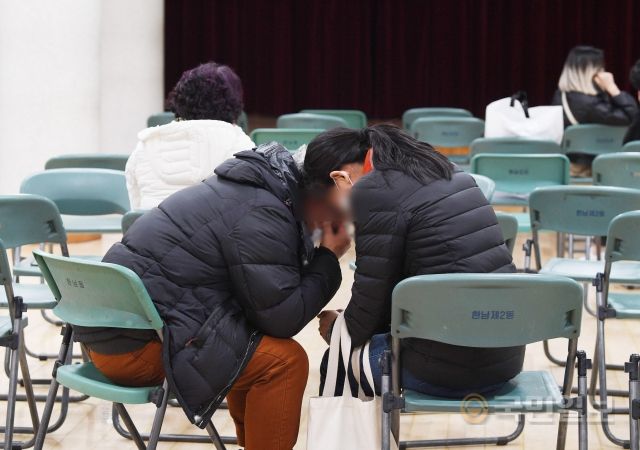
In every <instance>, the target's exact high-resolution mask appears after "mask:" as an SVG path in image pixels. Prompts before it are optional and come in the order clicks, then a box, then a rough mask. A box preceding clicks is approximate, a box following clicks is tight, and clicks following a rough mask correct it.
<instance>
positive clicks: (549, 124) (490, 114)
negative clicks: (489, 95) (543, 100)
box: [484, 92, 564, 144]
mask: <svg viewBox="0 0 640 450" xmlns="http://www.w3.org/2000/svg"><path fill="white" fill-rule="evenodd" d="M563 133H564V117H563V114H562V106H536V107H533V108H529V107H528V103H527V100H526V94H525V93H522V92H519V93H517V94H514V95H513V96H512V97H507V98H503V99H500V100H496V101H495V102H492V103H489V105H487V109H486V112H485V127H484V137H488V138H495V137H523V138H529V139H542V140H548V141H555V142H557V143H558V144H560V143H561V142H562V135H563Z"/></svg>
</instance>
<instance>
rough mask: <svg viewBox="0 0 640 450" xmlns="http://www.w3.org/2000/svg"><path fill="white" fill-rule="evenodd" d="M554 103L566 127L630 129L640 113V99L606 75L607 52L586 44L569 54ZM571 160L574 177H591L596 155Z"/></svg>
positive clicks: (607, 73)
mask: <svg viewBox="0 0 640 450" xmlns="http://www.w3.org/2000/svg"><path fill="white" fill-rule="evenodd" d="M563 98H564V100H563ZM551 103H552V104H554V105H561V106H562V109H563V111H564V124H565V127H567V126H569V125H575V124H584V123H587V124H588V123H595V124H603V125H616V126H628V125H629V124H631V121H632V120H633V119H634V118H635V116H636V114H637V113H638V104H637V103H636V100H635V99H634V98H633V97H632V96H631V95H630V94H629V93H627V92H623V91H621V90H620V89H619V88H618V85H617V84H616V82H615V80H614V78H613V75H612V74H611V73H610V72H605V65H604V52H603V51H602V50H600V49H598V48H594V47H590V46H586V45H581V46H577V47H574V48H573V49H571V51H570V52H569V55H568V56H567V60H566V62H565V64H564V67H563V69H562V74H561V75H560V80H559V81H558V90H557V91H556V92H555V94H554V95H553V99H552V101H551ZM569 158H570V159H571V162H572V163H573V165H572V175H574V176H591V163H592V162H593V159H594V156H593V155H587V154H583V153H572V154H570V155H569Z"/></svg>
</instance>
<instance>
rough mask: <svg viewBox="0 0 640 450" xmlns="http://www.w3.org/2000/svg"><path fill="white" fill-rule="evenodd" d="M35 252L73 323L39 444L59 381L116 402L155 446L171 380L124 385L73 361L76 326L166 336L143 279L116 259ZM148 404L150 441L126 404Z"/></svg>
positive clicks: (218, 442) (39, 443) (60, 312)
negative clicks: (89, 259)
mask: <svg viewBox="0 0 640 450" xmlns="http://www.w3.org/2000/svg"><path fill="white" fill-rule="evenodd" d="M34 255H35V258H36V260H37V261H38V264H39V265H40V267H42V273H43V275H44V278H45V280H46V282H47V284H48V285H49V288H50V289H51V292H52V293H53V295H54V296H55V297H56V299H57V301H58V305H57V306H56V307H55V309H54V313H55V314H56V315H57V316H58V317H59V318H60V319H62V320H64V321H65V322H66V323H67V324H68V326H67V328H66V329H65V331H64V334H63V338H62V344H61V346H60V354H59V357H58V361H57V362H56V368H57V369H56V371H55V373H54V380H53V381H52V382H51V385H50V387H49V394H48V397H47V403H46V405H45V409H44V411H43V414H42V423H41V427H40V429H39V430H38V435H37V438H36V443H35V449H37V450H40V449H42V448H43V446H44V441H45V437H46V434H47V427H48V423H49V419H50V417H51V411H52V409H53V404H54V402H55V398H56V393H57V391H58V386H59V385H62V386H64V387H66V388H70V389H73V390H75V391H77V392H80V393H83V394H86V395H90V396H91V397H94V398H99V399H102V400H106V401H109V402H112V403H114V405H115V407H116V409H117V411H118V414H119V415H120V416H121V417H122V418H123V421H124V423H125V425H126V427H127V429H128V431H129V432H130V433H131V435H132V436H133V439H134V441H135V442H136V445H137V447H138V448H147V449H149V450H152V449H155V448H156V446H157V444H158V440H159V438H160V430H161V427H162V422H163V420H164V415H165V411H166V408H167V402H168V399H169V396H170V388H169V385H168V383H167V381H166V380H165V381H164V383H163V384H162V385H161V386H149V387H124V386H120V385H118V384H116V383H113V382H111V381H109V380H108V379H107V378H106V377H105V376H104V375H102V373H100V372H99V371H98V369H96V367H95V366H94V365H93V363H91V362H85V363H82V364H68V359H69V358H68V353H69V352H70V348H71V346H70V343H71V339H72V338H71V336H72V334H73V327H74V326H85V327H109V328H130V329H138V330H154V331H156V332H157V334H158V339H160V340H162V339H163V337H164V336H163V333H162V330H163V328H164V324H163V322H162V319H161V318H160V315H159V314H158V312H157V310H156V308H155V305H154V304H153V302H152V301H151V298H150V297H149V294H148V293H147V290H146V289H145V287H144V285H143V284H142V281H141V280H140V278H139V277H138V276H137V275H136V274H135V273H134V272H133V271H131V270H129V269H127V268H125V267H121V266H117V265H115V264H105V263H98V262H87V261H85V260H78V259H71V258H65V257H61V256H53V255H50V254H47V253H44V252H41V251H39V250H37V251H36V252H35V253H34ZM96 312H99V314H97V313H96ZM145 403H153V404H154V405H155V406H156V408H157V409H156V414H155V417H154V421H153V425H152V428H151V433H150V435H149V443H148V445H147V446H145V443H144V441H143V440H142V437H141V436H140V434H139V432H138V430H137V429H136V427H135V425H134V424H133V422H132V420H131V418H130V417H129V414H128V413H127V410H126V409H125V406H124V405H125V404H145ZM206 430H207V432H208V433H209V435H210V437H211V440H212V441H213V443H214V445H215V446H216V448H218V449H222V448H224V445H223V443H222V439H221V438H220V436H219V435H218V432H217V431H216V429H215V427H214V425H213V423H212V422H211V421H210V420H209V421H208V422H207V423H206ZM171 437H175V435H173V436H171ZM234 441H235V440H228V441H227V442H234Z"/></svg>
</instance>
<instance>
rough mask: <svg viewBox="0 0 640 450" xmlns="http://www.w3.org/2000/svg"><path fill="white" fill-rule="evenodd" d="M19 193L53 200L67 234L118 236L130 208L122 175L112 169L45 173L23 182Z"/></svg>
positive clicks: (58, 170) (56, 170)
mask: <svg viewBox="0 0 640 450" xmlns="http://www.w3.org/2000/svg"><path fill="white" fill-rule="evenodd" d="M20 192H21V193H23V194H35V195H40V196H43V197H47V198H49V199H51V200H53V202H54V203H55V204H56V206H57V207H58V210H59V211H60V213H61V214H63V218H62V220H63V223H64V228H65V229H66V230H67V232H68V233H92V234H93V233H95V234H106V233H120V232H121V220H122V217H121V216H122V214H124V213H126V212H127V211H129V210H130V209H131V208H130V206H129V194H128V192H127V184H126V180H125V175H124V173H123V172H120V171H116V170H107V169H54V170H46V171H44V172H40V173H37V174H35V175H32V176H30V177H28V178H27V179H25V180H24V181H23V182H22V186H21V187H20Z"/></svg>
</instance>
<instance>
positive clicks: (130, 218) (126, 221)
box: [122, 210, 147, 234]
mask: <svg viewBox="0 0 640 450" xmlns="http://www.w3.org/2000/svg"><path fill="white" fill-rule="evenodd" d="M146 212H147V211H141V210H138V211H129V212H127V213H126V214H125V215H124V216H122V234H124V233H126V232H127V231H129V228H131V225H133V223H134V222H135V221H136V220H138V219H139V218H140V217H142V216H143V215H144V213H146Z"/></svg>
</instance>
